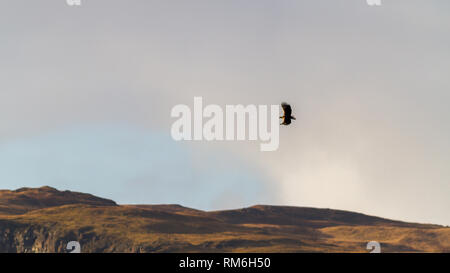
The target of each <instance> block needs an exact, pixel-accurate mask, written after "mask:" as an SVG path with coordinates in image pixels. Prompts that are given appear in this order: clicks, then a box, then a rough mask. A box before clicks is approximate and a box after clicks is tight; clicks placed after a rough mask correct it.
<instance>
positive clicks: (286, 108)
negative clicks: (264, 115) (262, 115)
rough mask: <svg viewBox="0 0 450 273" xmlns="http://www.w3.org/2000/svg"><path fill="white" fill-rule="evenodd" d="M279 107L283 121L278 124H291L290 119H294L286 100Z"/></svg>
mask: <svg viewBox="0 0 450 273" xmlns="http://www.w3.org/2000/svg"><path fill="white" fill-rule="evenodd" d="M281 108H283V112H284V116H282V117H280V118H282V119H283V122H282V123H281V124H280V125H289V124H291V120H295V117H294V116H293V115H292V108H291V106H290V105H289V104H287V103H286V102H283V103H281Z"/></svg>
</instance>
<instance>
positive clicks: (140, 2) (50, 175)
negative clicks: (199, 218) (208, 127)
mask: <svg viewBox="0 0 450 273" xmlns="http://www.w3.org/2000/svg"><path fill="white" fill-rule="evenodd" d="M81 1H82V5H81V6H79V7H71V6H68V5H67V4H66V2H65V1H63V0H41V1H28V0H14V1H13V0H0V5H1V8H0V188H2V189H17V188H20V187H39V186H44V185H49V186H53V187H56V188H58V189H61V190H75V191H82V192H88V193H92V194H95V195H99V196H102V197H106V198H111V199H113V200H115V201H117V202H118V203H122V204H130V203H141V204H143V203H145V204H158V203H175V204H181V205H184V206H188V207H193V208H198V209H204V210H217V209H231V208H240V207H245V206H251V205H255V204H273V205H295V206H309V207H321V208H332V209H343V210H350V211H356V212H362V213H366V214H371V215H377V216H382V217H386V218H391V219H398V220H404V221H412V222H422V223H436V224H443V225H450V214H449V213H448V211H450V198H449V196H450V168H449V165H450V108H449V107H448V102H449V99H450V77H448V71H450V51H449V48H450V16H449V14H450V2H448V1H445V0H428V1H420V0H395V1H394V0H391V1H389V0H382V6H380V7H371V6H368V5H367V4H366V1H364V0H314V1H312V0H308V1H306V0H303V1H298V0H296V1H294V0H277V1H268V0H247V1H240V0H239V1H238V0H227V1H221V0H220V1H206V0H204V1H200V0H191V1H182V0H179V1H172V0H169V1H149V0H134V1H125V0H81ZM195 96H201V97H203V103H204V104H218V105H221V106H225V105H226V104H244V105H247V104H256V105H272V104H279V103H281V102H282V101H287V102H289V103H290V104H291V105H292V107H293V109H294V115H295V116H296V117H297V120H296V121H294V123H293V124H292V125H291V126H288V127H282V128H280V146H279V149H278V150H277V151H275V152H260V150H259V142H254V141H253V142H252V141H240V142H236V141H233V142H207V141H204V142H175V141H174V140H173V139H172V138H171V136H170V129H171V125H172V123H173V122H174V121H175V120H174V119H173V118H171V116H170V111H171V109H172V107H174V106H175V105H177V104H186V105H191V106H192V105H193V98H194V97H195Z"/></svg>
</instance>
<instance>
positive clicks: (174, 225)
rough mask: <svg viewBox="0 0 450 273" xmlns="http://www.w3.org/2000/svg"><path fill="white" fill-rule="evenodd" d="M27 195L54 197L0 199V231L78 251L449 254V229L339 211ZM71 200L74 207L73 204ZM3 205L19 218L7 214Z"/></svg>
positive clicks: (44, 190)
mask: <svg viewBox="0 0 450 273" xmlns="http://www.w3.org/2000/svg"><path fill="white" fill-rule="evenodd" d="M26 191H29V192H28V193H29V195H30V196H32V197H33V198H35V199H37V200H39V199H40V195H42V198H43V199H45V200H47V199H49V194H50V195H52V194H53V195H54V196H53V198H56V199H55V200H59V201H54V202H50V203H49V202H48V200H47V203H48V204H51V206H50V207H47V208H41V207H42V202H41V203H40V204H41V205H39V206H36V202H35V201H33V202H31V203H30V204H31V205H30V204H25V205H23V206H22V207H21V206H20V204H18V202H16V201H17V199H14V196H12V195H14V194H12V195H11V193H8V194H6V195H8V198H9V199H8V201H5V200H6V199H3V200H2V198H1V194H0V204H2V205H3V207H4V210H5V211H6V213H5V212H4V213H2V214H0V226H1V223H2V221H3V222H5V223H6V222H7V223H14V224H18V225H22V226H35V227H39V228H42V227H45V228H46V229H47V230H50V231H51V232H54V233H55V234H58V236H61V237H63V238H67V239H68V240H69V239H70V238H73V240H79V241H80V243H81V244H82V246H83V251H84V252H91V251H95V252H98V251H105V252H111V251H120V252H185V251H192V252H197V251H202V252H225V251H227V252H228V251H229V252H291V251H295V252H303V251H307V252H315V251H320V252H367V250H366V249H365V246H366V244H367V242H368V241H372V240H376V241H379V242H380V243H381V245H382V251H384V252H415V251H421V252H443V251H445V252H449V251H450V228H444V227H442V226H437V225H422V224H413V223H404V222H399V221H391V220H387V219H383V218H378V217H371V216H367V215H363V214H358V213H351V212H345V211H337V210H329V209H313V208H298V207H276V206H254V207H251V208H245V209H240V210H230V211H216V212H204V211H198V210H193V209H188V208H183V207H181V206H177V205H159V206H158V205H154V206H152V205H142V206H136V205H129V206H128V205H121V206H117V205H116V204H115V203H114V202H111V201H110V200H106V199H100V198H97V197H94V196H91V195H84V194H79V193H73V195H72V194H71V192H58V191H55V190H54V189H51V188H41V189H29V190H26ZM49 192H50V193H49ZM5 193H6V192H4V194H5ZM59 193H64V194H65V196H66V197H68V196H69V198H68V200H70V202H67V200H66V199H64V198H61V199H58V198H59V197H61V196H60V195H59ZM20 194H23V191H22V192H21V193H20ZM44 197H45V198H44ZM57 197H58V198H57ZM76 198H79V200H80V201H79V203H74V202H75V201H76V200H75V199H76ZM50 199H51V198H50ZM14 200H16V201H14ZM20 200H22V199H20ZM27 200H28V199H27ZM8 202H9V203H13V204H14V211H20V212H18V213H13V212H12V211H13V210H8ZM58 202H61V204H60V205H58ZM38 203H39V202H38ZM67 203H68V204H67ZM29 206H31V208H30V207H29ZM17 207H19V209H18V208H17ZM36 207H37V208H36Z"/></svg>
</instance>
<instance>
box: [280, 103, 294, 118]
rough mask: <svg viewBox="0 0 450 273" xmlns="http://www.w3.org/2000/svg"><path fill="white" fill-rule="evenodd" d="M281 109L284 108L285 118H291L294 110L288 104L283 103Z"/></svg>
mask: <svg viewBox="0 0 450 273" xmlns="http://www.w3.org/2000/svg"><path fill="white" fill-rule="evenodd" d="M281 108H283V112H284V116H285V117H291V114H292V109H291V106H290V105H289V104H287V103H286V102H283V103H281Z"/></svg>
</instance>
